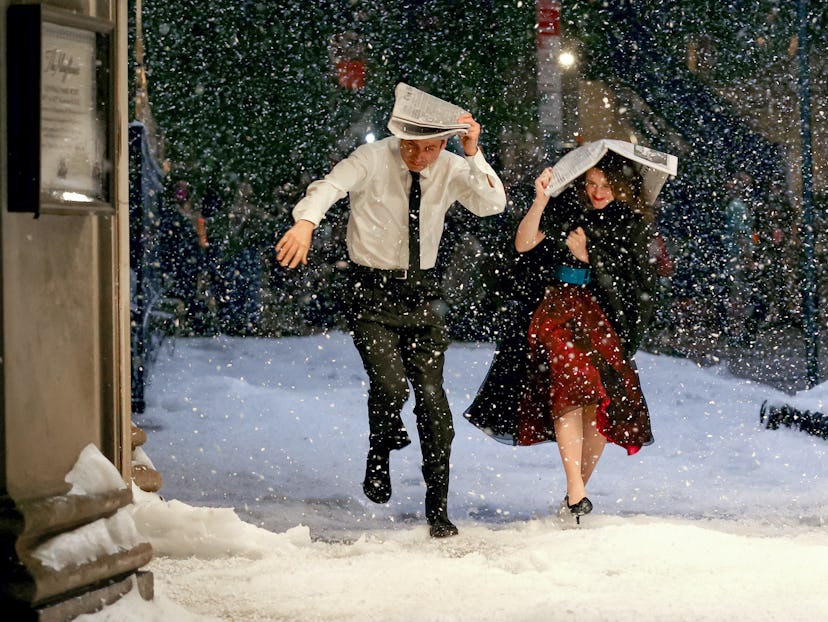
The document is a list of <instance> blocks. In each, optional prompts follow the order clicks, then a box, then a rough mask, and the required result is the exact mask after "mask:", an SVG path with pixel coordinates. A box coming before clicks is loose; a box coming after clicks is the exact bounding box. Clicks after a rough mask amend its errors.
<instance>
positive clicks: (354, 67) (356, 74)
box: [336, 60, 365, 91]
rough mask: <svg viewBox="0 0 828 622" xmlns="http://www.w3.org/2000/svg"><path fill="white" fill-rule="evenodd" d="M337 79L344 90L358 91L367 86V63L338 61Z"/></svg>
mask: <svg viewBox="0 0 828 622" xmlns="http://www.w3.org/2000/svg"><path fill="white" fill-rule="evenodd" d="M336 78H337V80H338V82H339V86H341V87H342V88H346V89H349V90H351V91H358V90H359V89H361V88H362V87H364V86H365V61H362V60H338V61H337V62H336Z"/></svg>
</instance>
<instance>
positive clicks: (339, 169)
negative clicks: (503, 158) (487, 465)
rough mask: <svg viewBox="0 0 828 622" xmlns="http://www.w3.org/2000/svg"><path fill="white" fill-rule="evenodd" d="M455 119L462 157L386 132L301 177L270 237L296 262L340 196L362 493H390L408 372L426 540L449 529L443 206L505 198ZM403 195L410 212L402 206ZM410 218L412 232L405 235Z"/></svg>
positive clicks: (494, 206) (489, 207) (491, 210)
mask: <svg viewBox="0 0 828 622" xmlns="http://www.w3.org/2000/svg"><path fill="white" fill-rule="evenodd" d="M458 121H459V122H460V123H468V124H469V125H470V127H469V129H468V131H467V132H466V133H465V134H463V135H461V136H460V142H461V144H462V147H463V151H464V153H465V157H462V156H459V155H457V154H454V153H451V152H448V151H446V150H445V147H446V143H447V140H448V139H447V138H444V137H443V138H429V137H428V136H427V135H426V136H423V137H422V138H421V139H417V140H411V139H409V138H400V137H397V136H391V137H388V138H385V139H383V140H380V141H377V142H375V143H370V144H365V145H362V146H360V147H358V148H357V149H356V150H355V151H354V152H353V153H352V154H351V155H350V156H348V157H347V158H345V159H344V160H342V161H341V162H339V163H338V164H337V165H336V166H334V168H333V169H332V170H331V172H330V173H328V175H326V176H325V177H324V178H323V179H321V180H318V181H315V182H313V183H311V184H310V185H309V186H308V188H307V191H306V194H305V197H304V198H303V199H302V200H301V201H300V202H299V203H298V204H297V205H296V207H295V208H294V210H293V218H294V220H295V224H294V226H293V227H291V229H289V230H288V231H287V232H286V233H285V235H284V236H283V237H282V238H281V240H279V242H278V243H277V245H276V251H277V258H278V260H279V263H280V264H281V265H282V266H286V267H289V268H295V267H296V266H298V265H299V264H300V263H302V264H307V260H308V251H309V249H310V245H311V237H312V234H313V230H314V229H315V228H316V227H317V226H318V225H319V222H320V221H321V220H322V218H323V217H324V215H325V213H326V212H327V210H328V209H329V208H330V207H331V205H333V204H334V203H335V202H336V201H338V200H339V199H342V198H343V197H345V196H346V195H348V196H349V199H350V215H349V220H348V229H347V236H346V238H347V245H348V255H349V257H350V260H351V266H350V283H351V288H350V294H351V296H352V299H351V300H350V301H349V303H350V310H349V312H348V313H349V317H348V321H349V327H350V328H351V331H352V334H353V339H354V344H355V345H356V347H357V350H358V351H359V353H360V356H361V357H362V361H363V365H364V366H365V371H366V372H367V374H368V379H369V383H370V384H369V391H368V423H369V428H370V448H369V451H368V459H367V465H366V472H365V480H364V482H363V491H364V492H365V495H366V496H367V497H368V498H369V499H371V500H372V501H374V502H375V503H386V502H387V501H388V500H389V499H390V498H391V479H390V468H389V455H390V452H391V450H392V449H401V448H403V447H405V446H406V445H408V444H409V443H410V442H411V439H410V438H409V436H408V432H407V431H406V428H405V425H404V423H403V421H402V418H401V416H400V413H401V411H402V407H403V404H404V403H405V401H406V400H407V399H408V395H409V388H408V382H409V381H410V382H411V387H412V388H413V390H414V396H415V406H414V414H415V416H416V420H417V430H418V432H419V435H420V444H421V447H422V454H423V464H422V471H423V479H424V480H425V483H426V499H425V513H426V519H427V521H428V523H429V527H430V530H429V531H430V534H431V536H432V537H436V538H441V537H446V536H452V535H455V534H456V533H457V527H456V526H455V525H454V524H453V523H452V522H451V521H450V520H449V518H448V512H447V507H446V506H447V499H448V486H449V458H450V454H451V442H452V440H453V438H454V426H453V423H452V416H451V411H450V409H449V404H448V400H447V399H446V395H445V392H444V391H443V363H444V353H445V350H446V348H447V347H448V338H447V335H446V328H445V318H444V315H445V304H444V303H442V301H441V300H440V283H439V277H438V276H437V274H436V271H435V270H434V266H435V263H436V261H437V253H438V250H439V245H440V238H441V236H442V234H443V228H444V222H445V216H446V212H448V210H449V208H450V207H451V206H452V205H453V204H454V203H455V201H457V202H459V203H460V204H461V205H463V207H465V208H466V209H468V210H469V211H471V212H472V213H474V214H476V215H477V216H491V215H494V214H499V213H501V212H503V210H504V208H505V206H506V193H505V191H504V189H503V184H502V183H501V181H500V179H499V177H498V176H497V174H496V173H495V172H494V170H493V169H492V168H491V166H489V164H488V163H487V162H486V160H485V158H484V157H483V153H482V151H481V150H480V148H479V147H478V144H477V142H478V138H479V137H480V125H479V124H478V123H477V122H476V121H475V120H474V119H473V118H472V116H471V115H470V114H464V115H462V116H461V117H460V118H459V119H458ZM414 195H416V197H415V196H414ZM411 204H414V205H417V206H418V207H419V212H418V213H417V211H416V208H413V210H412V211H410V209H409V208H410V205H411ZM409 223H411V225H412V229H413V231H414V232H416V231H417V229H419V236H417V235H416V234H415V235H414V236H413V237H412V238H409ZM418 244H419V252H417V245H418ZM409 246H413V247H414V252H412V253H409Z"/></svg>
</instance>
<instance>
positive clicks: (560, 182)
mask: <svg viewBox="0 0 828 622" xmlns="http://www.w3.org/2000/svg"><path fill="white" fill-rule="evenodd" d="M608 151H614V152H615V153H617V154H618V155H620V156H623V157H625V158H627V159H628V160H630V161H631V162H632V163H633V166H634V167H635V168H636V170H637V171H638V173H639V174H640V175H641V177H642V180H643V182H644V183H643V187H642V189H641V198H642V199H643V200H644V201H645V202H646V203H647V204H649V205H652V204H653V203H654V202H655V200H656V197H658V193H659V192H661V188H662V187H663V186H664V182H666V181H667V178H668V177H671V176H672V177H674V176H675V175H676V174H677V173H678V158H677V157H676V156H674V155H670V154H669V153H663V152H661V151H656V150H655V149H650V148H648V147H642V146H641V145H636V144H635V143H629V142H626V141H623V140H613V139H610V138H602V139H601V140H596V141H594V142H590V143H586V144H584V145H581V146H580V147H578V148H577V149H573V150H572V151H570V152H569V153H567V154H566V155H564V156H563V157H562V158H561V159H560V160H558V161H557V162H556V163H555V166H553V167H552V181H551V182H550V183H549V185H548V186H547V187H546V194H547V195H548V196H553V197H556V196H558V195H559V194H560V193H561V192H563V190H564V188H566V187H567V186H568V185H569V184H571V183H572V182H573V181H575V180H576V179H577V178H578V177H579V176H581V175H583V174H584V173H586V172H587V171H588V170H589V169H591V168H592V167H593V166H595V165H596V164H598V162H600V160H601V158H603V157H604V156H605V155H606V154H607V152H608Z"/></svg>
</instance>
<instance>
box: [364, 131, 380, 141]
mask: <svg viewBox="0 0 828 622" xmlns="http://www.w3.org/2000/svg"><path fill="white" fill-rule="evenodd" d="M376 139H377V137H376V136H374V133H373V132H368V133H367V134H366V135H365V142H366V143H372V142H374V141H375V140H376Z"/></svg>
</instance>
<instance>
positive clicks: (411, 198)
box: [408, 171, 420, 270]
mask: <svg viewBox="0 0 828 622" xmlns="http://www.w3.org/2000/svg"><path fill="white" fill-rule="evenodd" d="M409 172H410V173H411V190H410V191H409V193H408V269H409V270H419V269H420V174H419V173H415V172H414V171H409Z"/></svg>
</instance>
